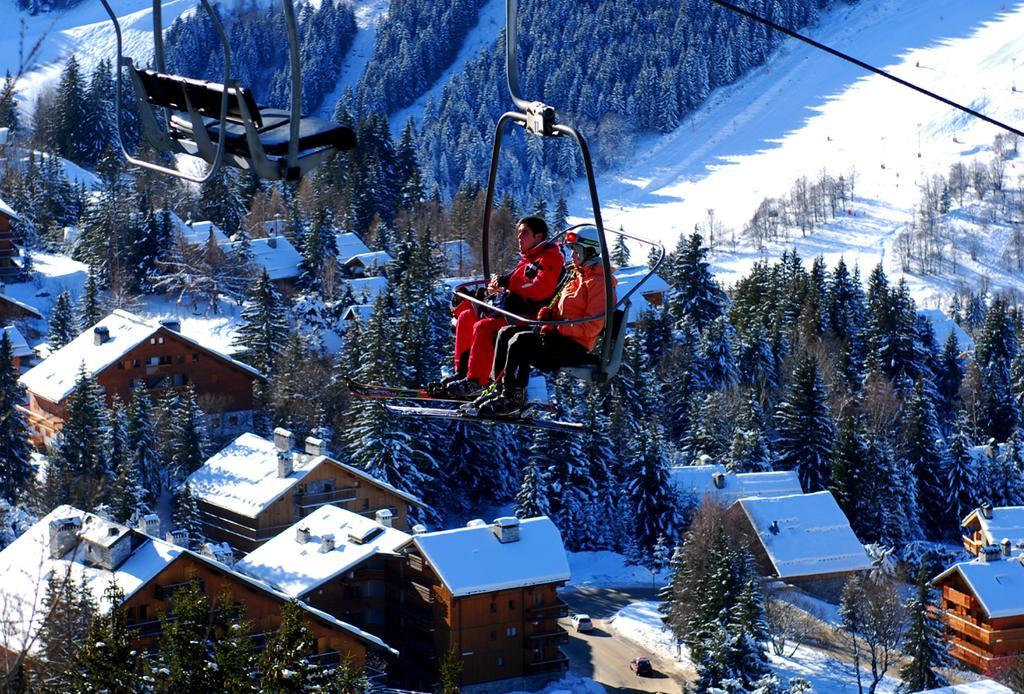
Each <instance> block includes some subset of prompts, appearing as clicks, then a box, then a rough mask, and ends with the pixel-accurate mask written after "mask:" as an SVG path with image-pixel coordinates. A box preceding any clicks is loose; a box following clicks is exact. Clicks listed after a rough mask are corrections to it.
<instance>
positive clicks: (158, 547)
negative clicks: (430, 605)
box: [0, 506, 397, 654]
mask: <svg viewBox="0 0 1024 694" xmlns="http://www.w3.org/2000/svg"><path fill="white" fill-rule="evenodd" d="M51 521H55V522H57V523H60V522H61V521H69V522H70V524H71V525H72V527H73V532H74V534H75V535H77V537H78V538H80V539H81V540H83V541H76V540H74V539H72V541H71V542H70V543H69V547H68V549H67V550H66V551H65V553H64V554H63V555H62V556H60V557H59V558H57V559H54V558H52V556H51V540H50V537H51V527H50V524H51ZM76 524H77V525H76ZM125 536H130V537H127V538H126V537H125ZM122 538H124V542H130V543H131V545H132V549H131V550H130V554H129V555H128V556H127V558H125V559H124V560H123V561H122V562H121V563H120V564H119V565H117V567H116V568H115V569H114V570H110V569H106V568H102V567H100V566H96V565H93V564H91V563H86V558H87V557H88V556H92V555H91V554H90V552H89V546H90V545H91V544H100V545H103V546H110V545H111V544H114V543H116V542H118V541H119V540H122ZM182 555H188V556H190V557H192V558H193V559H195V560H197V561H199V562H203V563H206V564H208V565H211V566H215V567H216V568H217V569H219V570H220V571H223V572H224V573H227V574H229V575H231V576H233V577H235V578H237V579H239V580H241V581H243V582H245V583H246V584H248V585H250V586H252V587H253V588H256V589H257V590H260V591H263V592H266V593H270V594H272V595H274V596H276V597H277V598H278V599H280V600H283V601H286V600H288V599H290V597H291V596H289V595H287V594H285V593H282V592H280V591H278V590H276V589H274V588H272V587H271V586H268V585H266V584H264V583H262V582H260V581H257V580H255V579H253V578H251V577H249V576H245V575H243V574H241V573H239V572H238V571H236V570H234V569H232V568H231V567H229V566H227V565H225V564H221V563H220V562H217V561H214V560H213V559H210V558H208V557H204V556H202V555H200V554H197V553H195V552H192V551H189V550H186V549H183V548H181V547H178V546H176V545H173V544H170V543H168V542H164V541H163V540H159V539H157V538H154V537H150V536H148V535H145V534H143V533H140V532H138V531H135V530H131V529H129V528H128V527H126V526H124V525H121V524H119V523H114V522H111V521H108V520H105V519H103V518H100V517H99V516H96V515H94V514H92V513H87V512H85V511H80V510H78V509H76V508H74V507H72V506H59V507H57V508H56V509H54V510H53V511H51V512H50V513H49V514H48V515H46V516H45V517H43V518H42V519H41V520H40V521H39V522H37V523H36V524H35V525H33V526H32V527H31V528H29V529H28V530H27V531H26V532H25V533H24V534H23V535H22V536H21V537H19V538H18V539H17V540H15V541H14V542H13V543H11V544H10V545H9V546H8V547H7V548H6V549H4V550H3V551H2V552H0V605H2V606H3V609H4V618H3V619H2V620H0V643H3V644H4V646H5V647H10V648H12V649H13V650H15V651H20V650H21V649H22V647H24V646H26V645H27V646H28V652H29V654H33V653H36V652H38V649H39V648H40V644H39V641H38V639H37V638H36V636H37V634H38V631H39V627H40V625H41V623H42V619H43V614H44V611H43V609H42V607H43V598H44V596H45V594H46V584H47V578H48V577H49V576H50V575H56V576H61V577H62V576H64V574H65V572H70V577H71V579H72V580H73V581H74V582H75V584H76V585H77V584H81V583H82V582H84V583H85V585H86V587H87V589H88V590H89V591H90V592H91V593H92V595H93V598H94V599H95V600H96V602H97V604H98V605H99V606H100V609H101V610H104V611H105V610H108V609H110V607H111V605H109V604H106V603H105V602H104V601H103V599H102V597H103V591H104V590H105V589H106V588H107V586H109V585H110V584H111V583H113V582H114V581H117V585H118V587H120V588H121V590H122V591H124V596H125V599H127V598H129V597H131V596H132V595H133V594H135V593H136V592H137V591H138V590H139V589H140V588H142V587H143V586H145V585H146V584H148V583H149V582H150V581H152V580H153V579H154V578H155V577H156V576H157V575H158V574H159V573H160V572H161V571H163V570H164V569H165V568H167V567H168V566H169V565H170V564H171V563H172V562H174V561H175V560H176V559H178V558H179V557H180V556H182ZM298 604H299V606H300V607H302V608H303V609H304V610H306V611H307V612H309V613H310V614H312V615H315V616H316V617H318V618H319V619H321V620H324V621H326V622H329V623H331V624H333V625H335V626H338V627H340V628H342V629H345V630H346V631H349V632H351V633H353V634H355V635H356V636H359V637H360V638H362V639H364V640H366V641H369V642H371V643H373V644H376V645H378V646H381V647H383V648H387V649H388V650H391V651H393V652H395V651H394V649H392V648H391V647H390V646H388V645H387V644H386V643H384V642H383V641H382V640H381V639H379V638H378V637H376V636H374V635H372V634H368V633H366V632H364V631H362V630H361V629H357V628H356V627H354V626H352V625H351V624H347V623H346V622H342V621H341V620H339V619H337V618H336V617H333V616H331V615H329V614H327V613H325V612H323V611H321V610H318V609H315V608H313V607H310V606H309V605H306V604H305V603H302V602H300V603H298ZM396 653H397V652H396Z"/></svg>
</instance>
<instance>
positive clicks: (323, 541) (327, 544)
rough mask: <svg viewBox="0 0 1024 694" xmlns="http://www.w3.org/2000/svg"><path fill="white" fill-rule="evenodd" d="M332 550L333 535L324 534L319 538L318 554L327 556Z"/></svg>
mask: <svg viewBox="0 0 1024 694" xmlns="http://www.w3.org/2000/svg"><path fill="white" fill-rule="evenodd" d="M333 549H334V535H332V534H330V533H326V534H324V535H321V536H320V554H327V553H328V552H330V551H331V550H333Z"/></svg>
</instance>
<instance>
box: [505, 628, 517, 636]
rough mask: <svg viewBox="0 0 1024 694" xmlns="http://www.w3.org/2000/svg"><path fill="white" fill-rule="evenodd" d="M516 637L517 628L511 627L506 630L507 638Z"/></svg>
mask: <svg viewBox="0 0 1024 694" xmlns="http://www.w3.org/2000/svg"><path fill="white" fill-rule="evenodd" d="M515 635H516V628H515V627H509V628H508V629H506V630H505V636H508V637H509V638H512V637H513V636H515Z"/></svg>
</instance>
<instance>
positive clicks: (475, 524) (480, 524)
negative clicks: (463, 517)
mask: <svg viewBox="0 0 1024 694" xmlns="http://www.w3.org/2000/svg"><path fill="white" fill-rule="evenodd" d="M466 527H467V528H484V527H487V523H485V522H484V520H483V519H482V518H474V519H473V520H471V521H466Z"/></svg>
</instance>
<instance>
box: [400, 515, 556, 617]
mask: <svg viewBox="0 0 1024 694" xmlns="http://www.w3.org/2000/svg"><path fill="white" fill-rule="evenodd" d="M519 532H520V538H519V540H518V541H515V542H504V543H503V542H499V541H498V538H497V537H496V536H495V534H494V529H493V526H492V525H487V524H484V525H481V526H474V527H464V528H455V529H454V530H441V531H438V532H433V533H424V534H422V535H416V536H414V537H413V542H414V543H415V544H416V545H417V546H418V547H419V548H420V551H422V552H423V555H424V557H425V558H426V559H427V561H429V562H430V564H431V565H432V566H433V567H434V570H435V571H437V574H438V576H439V577H440V578H441V581H442V582H444V585H445V587H446V588H448V590H449V591H451V593H452V595H453V596H456V597H461V596H465V595H474V594H476V593H489V592H492V591H496V590H506V589H509V588H520V587H526V586H534V585H539V584H542V583H557V582H562V581H568V580H569V562H568V560H567V558H566V555H565V546H564V545H563V544H562V535H561V533H559V532H558V528H557V527H555V524H554V523H552V522H551V520H550V519H548V518H547V517H544V516H541V517H538V518H527V519H525V520H522V521H520V522H519Z"/></svg>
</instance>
